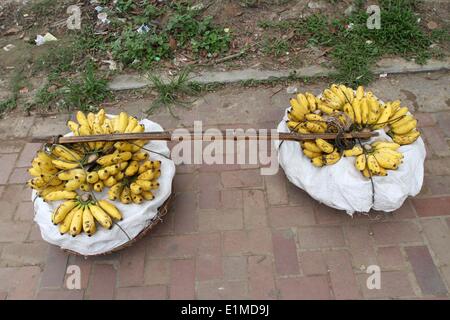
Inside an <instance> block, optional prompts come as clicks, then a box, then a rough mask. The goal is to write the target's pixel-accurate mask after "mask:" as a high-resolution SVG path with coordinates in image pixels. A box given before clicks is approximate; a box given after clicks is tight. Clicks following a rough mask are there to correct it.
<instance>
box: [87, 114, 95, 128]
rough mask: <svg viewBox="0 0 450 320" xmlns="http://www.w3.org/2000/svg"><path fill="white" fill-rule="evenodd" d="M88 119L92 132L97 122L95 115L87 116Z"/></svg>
mask: <svg viewBox="0 0 450 320" xmlns="http://www.w3.org/2000/svg"><path fill="white" fill-rule="evenodd" d="M86 119H87V121H88V124H89V128H91V130H93V129H94V122H95V114H93V113H92V112H89V113H88V115H87V116H86Z"/></svg>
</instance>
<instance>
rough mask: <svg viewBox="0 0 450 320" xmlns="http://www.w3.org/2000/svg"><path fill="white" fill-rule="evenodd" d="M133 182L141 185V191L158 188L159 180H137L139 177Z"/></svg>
mask: <svg viewBox="0 0 450 320" xmlns="http://www.w3.org/2000/svg"><path fill="white" fill-rule="evenodd" d="M135 182H136V183H137V184H138V185H140V186H141V187H142V190H143V191H150V190H154V189H158V188H159V182H153V181H149V180H139V179H138V180H136V181H135Z"/></svg>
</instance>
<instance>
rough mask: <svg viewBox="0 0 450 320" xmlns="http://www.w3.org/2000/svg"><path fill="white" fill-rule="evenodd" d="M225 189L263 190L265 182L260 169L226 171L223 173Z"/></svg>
mask: <svg viewBox="0 0 450 320" xmlns="http://www.w3.org/2000/svg"><path fill="white" fill-rule="evenodd" d="M221 176H222V184H223V186H224V187H225V188H262V187H263V180H262V176H261V175H260V171H259V170H258V169H250V170H240V171H225V172H222V173H221Z"/></svg>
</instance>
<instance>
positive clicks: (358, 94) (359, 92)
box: [356, 86, 364, 100]
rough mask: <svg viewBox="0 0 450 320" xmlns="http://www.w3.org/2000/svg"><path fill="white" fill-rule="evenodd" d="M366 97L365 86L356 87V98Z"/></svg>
mask: <svg viewBox="0 0 450 320" xmlns="http://www.w3.org/2000/svg"><path fill="white" fill-rule="evenodd" d="M363 97H364V87H363V86H359V87H358V88H357V89H356V99H358V100H361V99H362V98H363Z"/></svg>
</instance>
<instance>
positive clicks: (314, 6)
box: [308, 1, 325, 9]
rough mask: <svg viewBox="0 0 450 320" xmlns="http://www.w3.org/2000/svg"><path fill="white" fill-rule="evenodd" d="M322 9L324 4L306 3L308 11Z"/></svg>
mask: <svg viewBox="0 0 450 320" xmlns="http://www.w3.org/2000/svg"><path fill="white" fill-rule="evenodd" d="M324 7H325V4H324V3H322V2H314V1H311V2H308V8H310V9H322V8H324Z"/></svg>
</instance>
